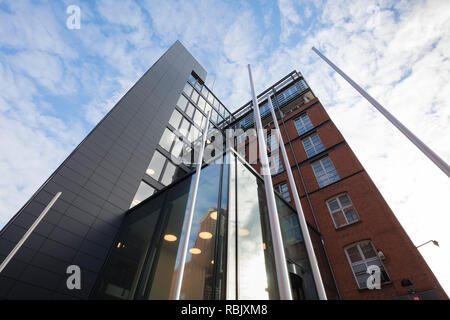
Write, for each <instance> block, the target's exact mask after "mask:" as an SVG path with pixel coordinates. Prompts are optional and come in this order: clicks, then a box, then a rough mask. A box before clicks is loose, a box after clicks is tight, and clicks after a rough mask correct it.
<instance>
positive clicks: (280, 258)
mask: <svg viewBox="0 0 450 320" xmlns="http://www.w3.org/2000/svg"><path fill="white" fill-rule="evenodd" d="M248 75H249V78H250V87H251V90H252V97H253V114H254V116H255V123H256V127H257V130H256V131H257V134H258V146H259V154H260V160H261V166H262V175H263V177H264V187H265V191H266V199H267V208H268V211H269V220H270V229H271V231H272V242H273V251H274V255H275V267H276V272H277V280H278V287H279V290H280V299H281V300H292V292H291V286H290V282H289V273H288V268H287V263H286V256H285V254H284V247H283V238H282V237H281V228H280V221H279V220H278V210H277V205H276V202H275V194H274V192H273V185H272V177H271V174H270V169H269V159H268V158H267V148H266V141H265V139H264V134H263V128H262V123H261V115H260V113H259V107H258V100H257V99H256V93H255V88H254V86H253V78H252V69H251V67H250V65H248Z"/></svg>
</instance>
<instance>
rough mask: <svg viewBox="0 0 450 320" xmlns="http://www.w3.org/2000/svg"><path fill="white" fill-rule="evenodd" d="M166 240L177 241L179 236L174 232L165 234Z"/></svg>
mask: <svg viewBox="0 0 450 320" xmlns="http://www.w3.org/2000/svg"><path fill="white" fill-rule="evenodd" d="M164 240H166V241H169V242H174V241H177V236H174V235H173V234H166V235H164Z"/></svg>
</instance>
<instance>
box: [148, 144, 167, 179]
mask: <svg viewBox="0 0 450 320" xmlns="http://www.w3.org/2000/svg"><path fill="white" fill-rule="evenodd" d="M165 162H166V158H165V157H164V156H163V155H162V154H161V153H159V152H158V151H155V154H154V155H153V158H152V161H150V164H149V166H148V168H147V171H146V173H147V174H148V175H149V176H150V177H152V178H153V179H155V180H159V177H160V176H161V172H162V171H163V169H164V164H165Z"/></svg>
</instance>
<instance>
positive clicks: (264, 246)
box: [263, 242, 266, 250]
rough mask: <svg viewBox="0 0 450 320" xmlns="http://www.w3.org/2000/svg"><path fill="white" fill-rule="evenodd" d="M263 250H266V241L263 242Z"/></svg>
mask: <svg viewBox="0 0 450 320" xmlns="http://www.w3.org/2000/svg"><path fill="white" fill-rule="evenodd" d="M263 250H266V243H265V242H263Z"/></svg>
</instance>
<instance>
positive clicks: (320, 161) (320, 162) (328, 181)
mask: <svg viewBox="0 0 450 320" xmlns="http://www.w3.org/2000/svg"><path fill="white" fill-rule="evenodd" d="M327 158H328V159H329V160H330V162H331V165H332V166H333V169H334V171H335V172H336V175H337V177H338V179H337V180H335V181H331V179H330V173H331V172H333V170H331V171H327V170H326V168H325V165H324V164H323V161H324V160H325V159H327ZM315 163H319V164H320V166H321V167H322V169H323V172H325V173H324V174H322V175H320V176H318V175H317V172H316V170H314V166H313V164H315ZM311 167H312V170H313V172H314V175H315V177H316V181H317V184H318V185H319V188H324V187H326V186H328V185H330V184H332V183H333V182H336V181H339V180H340V176H339V173H338V172H337V170H336V167H335V166H334V163H333V161H331V158H330V157H329V156H326V157H324V158H321V159H319V160H317V161H314V162H313V163H311ZM322 176H326V177H327V183H326V184H325V185H322V186H321V185H320V183H319V177H322Z"/></svg>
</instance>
